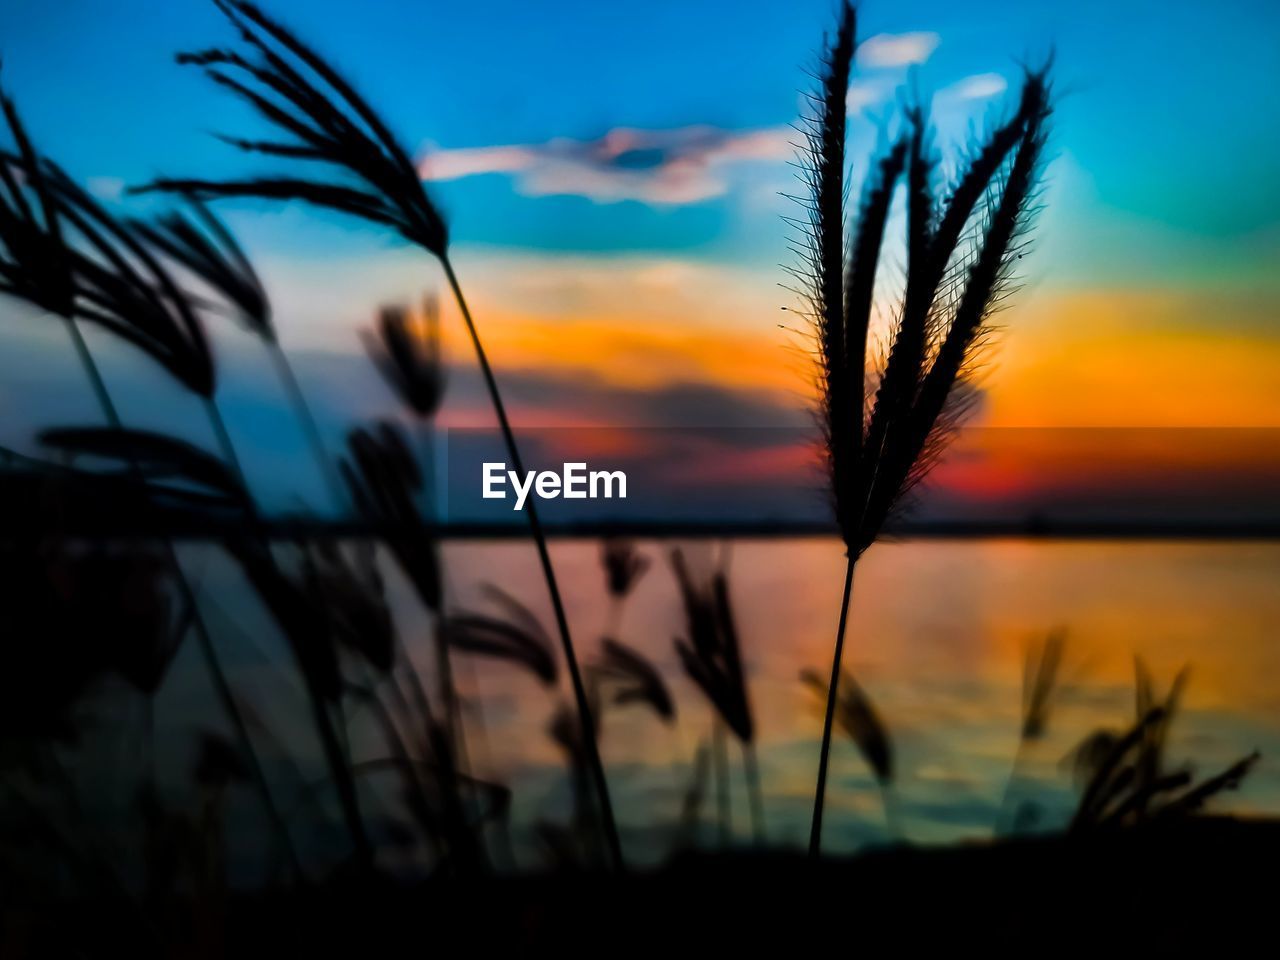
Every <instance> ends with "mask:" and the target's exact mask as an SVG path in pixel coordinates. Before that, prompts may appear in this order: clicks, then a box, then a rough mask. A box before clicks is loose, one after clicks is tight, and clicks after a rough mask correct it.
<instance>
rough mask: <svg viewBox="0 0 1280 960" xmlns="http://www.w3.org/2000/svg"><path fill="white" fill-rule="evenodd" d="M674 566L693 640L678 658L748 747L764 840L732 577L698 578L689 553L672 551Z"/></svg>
mask: <svg viewBox="0 0 1280 960" xmlns="http://www.w3.org/2000/svg"><path fill="white" fill-rule="evenodd" d="M671 567H672V570H673V571H674V572H675V575H676V582H677V584H678V585H679V588H680V600H681V604H682V605H683V607H684V615H685V627H686V632H687V637H677V638H676V640H675V647H676V654H677V655H678V656H679V657H680V663H681V665H682V666H683V667H684V670H685V673H687V674H688V675H689V678H690V679H691V680H693V682H694V683H695V684H697V685H698V687H699V689H701V690H702V692H703V694H704V695H705V696H706V698H707V700H708V701H710V703H711V705H712V707H713V708H714V709H715V711H716V714H717V716H718V717H719V719H720V721H722V722H723V723H724V725H725V726H726V727H728V728H729V730H731V731H732V732H733V734H734V736H735V737H737V738H738V742H739V744H740V746H741V747H742V756H743V764H744V766H745V767H746V773H747V780H748V781H749V784H750V800H751V821H752V828H753V832H754V834H755V837H756V840H757V841H759V840H762V839H763V838H764V800H763V793H762V790H761V785H760V771H759V766H758V764H757V762H756V752H755V721H754V718H753V716H752V712H751V701H750V698H749V697H748V693H747V679H746V673H745V670H744V669H743V664H742V650H741V644H740V643H739V639H738V629H737V625H736V623H735V620H734V616H733V604H732V602H731V601H730V598H729V578H728V575H727V573H726V572H725V570H724V568H723V566H722V567H721V568H719V569H717V570H716V571H715V572H714V573H713V574H712V575H711V577H710V578H709V581H704V582H699V581H698V580H695V579H694V576H693V573H692V572H691V571H690V569H689V564H688V561H686V559H685V556H684V553H683V552H682V551H681V550H678V549H677V550H672V551H671ZM717 728H718V726H717ZM713 732H714V731H713ZM722 803H723V800H722Z"/></svg>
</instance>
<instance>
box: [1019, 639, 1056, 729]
mask: <svg viewBox="0 0 1280 960" xmlns="http://www.w3.org/2000/svg"><path fill="white" fill-rule="evenodd" d="M1066 642H1067V634H1066V631H1065V630H1054V631H1052V632H1051V633H1050V634H1049V635H1048V636H1047V637H1045V639H1044V642H1043V643H1040V644H1038V645H1036V646H1034V647H1032V648H1030V649H1028V650H1027V659H1026V664H1025V667H1024V669H1023V677H1022V739H1024V740H1039V739H1040V738H1041V737H1043V736H1044V733H1045V730H1047V729H1048V727H1049V714H1050V712H1051V711H1052V709H1053V698H1054V694H1055V693H1056V692H1057V690H1058V674H1059V672H1060V668H1061V667H1062V651H1063V649H1064V648H1065V647H1066Z"/></svg>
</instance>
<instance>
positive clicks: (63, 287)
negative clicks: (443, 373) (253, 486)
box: [0, 94, 302, 879]
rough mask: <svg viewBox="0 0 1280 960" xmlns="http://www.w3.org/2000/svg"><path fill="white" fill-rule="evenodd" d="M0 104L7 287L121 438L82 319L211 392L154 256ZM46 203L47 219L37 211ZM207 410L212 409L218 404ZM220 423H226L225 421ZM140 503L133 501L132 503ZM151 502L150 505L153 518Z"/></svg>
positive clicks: (195, 340)
mask: <svg viewBox="0 0 1280 960" xmlns="http://www.w3.org/2000/svg"><path fill="white" fill-rule="evenodd" d="M0 106H2V107H3V112H4V114H5V119H6V122H7V124H8V126H9V129H10V132H11V133H12V135H13V138H14V140H15V143H16V149H17V152H16V154H10V153H8V152H5V153H4V154H3V155H0V185H3V187H4V190H3V191H2V193H3V196H0V244H3V246H4V253H3V256H2V257H0V291H2V292H5V293H8V294H10V295H13V296H16V297H19V298H22V299H25V300H27V301H29V302H31V303H33V304H34V305H36V306H37V307H40V308H42V309H45V310H47V311H49V312H50V313H52V314H53V315H55V316H59V317H61V318H62V320H63V321H64V323H65V325H66V328H67V332H68V335H69V336H70V338H71V341H72V345H73V346H74V348H75V351H76V356H77V359H78V360H79V362H80V364H81V366H82V368H83V370H84V373H85V377H86V379H87V380H88V382H89V386H90V388H91V389H92V391H93V393H94V396H95V398H96V400H97V402H98V404H99V406H100V407H101V409H102V414H103V416H104V417H105V419H106V421H107V423H108V424H109V425H110V427H111V428H112V429H113V430H115V431H117V432H123V430H124V424H123V422H122V420H121V418H120V414H119V411H118V410H117V408H116V405H115V402H114V400H113V399H112V397H111V393H110V391H109V390H108V389H107V385H106V381H105V380H104V379H103V377H102V374H101V371H100V370H99V369H98V365H97V362H96V361H95V360H94V357H93V354H92V352H91V351H90V350H89V347H88V344H87V343H86V342H85V339H84V336H83V334H82V332H81V330H80V325H79V320H80V319H86V320H89V321H92V322H96V323H98V324H99V325H101V326H103V327H105V328H106V329H107V330H108V331H110V332H113V333H115V334H117V335H118V336H121V337H123V338H124V339H126V340H128V341H130V342H132V343H134V345H135V346H138V347H141V348H142V349H143V350H144V351H146V352H148V353H149V354H151V355H152V356H153V357H154V358H155V359H157V360H159V361H160V362H161V364H162V365H164V366H165V367H166V368H168V369H169V370H170V371H171V372H172V373H174V375H175V376H177V378H178V379H179V380H180V381H182V382H183V383H185V384H186V385H187V386H188V387H189V388H191V389H192V390H194V391H195V392H197V393H201V394H203V395H206V396H208V395H211V393H212V386H213V363H212V357H211V355H210V353H209V351H208V347H207V344H206V343H205V341H204V338H203V332H202V330H201V328H200V325H199V323H198V321H197V320H196V318H195V317H194V314H193V313H192V312H191V311H190V310H189V309H188V307H187V305H186V301H185V299H184V297H183V296H182V295H181V292H180V291H177V290H176V287H175V285H174V284H173V283H172V281H171V279H170V278H169V277H168V275H167V274H166V273H164V271H163V270H161V269H160V268H159V266H158V265H157V264H155V263H154V262H153V261H151V259H150V258H149V257H147V256H146V255H145V251H142V252H141V253H139V251H137V250H136V246H135V244H133V243H132V241H131V238H129V237H128V236H127V235H126V233H125V231H124V230H123V229H122V228H121V227H120V225H119V224H118V223H116V222H115V221H114V220H112V219H111V218H110V217H109V216H107V214H106V213H105V211H103V210H102V209H101V207H99V206H98V205H97V204H96V203H94V202H93V201H92V199H91V198H90V197H89V196H88V195H87V194H86V193H84V191H82V190H80V189H79V188H78V187H77V186H76V185H75V184H74V183H72V181H71V180H70V178H69V177H67V176H66V175H65V174H64V173H63V172H62V171H61V170H60V169H59V168H58V167H57V166H56V164H54V163H53V162H52V161H50V160H48V159H46V158H44V157H42V156H41V155H40V154H38V153H37V151H36V150H35V149H34V147H33V145H32V143H31V140H30V138H29V137H28V136H27V134H26V131H25V129H24V128H23V126H22V123H21V121H20V120H19V119H18V114H17V110H16V109H15V107H14V106H13V104H12V102H11V101H9V99H8V98H7V97H5V96H3V94H0ZM23 185H25V186H26V187H27V188H28V189H30V190H31V191H32V192H33V193H34V194H35V202H32V201H31V200H29V199H27V198H25V197H24V195H23V192H22V191H23ZM37 207H38V208H39V210H40V214H39V215H37V214H36V213H35V210H36V208H37ZM68 225H70V226H71V227H73V228H74V229H73V231H72V232H75V233H77V234H78V235H79V236H78V239H79V240H80V242H81V243H82V244H86V245H87V246H88V247H89V250H90V252H89V253H86V252H84V251H83V250H81V249H78V248H77V247H76V246H75V245H73V244H72V242H71V241H70V240H69V238H68V236H67V233H68V231H67V226H68ZM139 265H140V266H139ZM140 270H141V272H140ZM152 284H154V287H153V286H152ZM175 294H176V296H175ZM170 296H173V304H172V306H171V305H169V304H167V303H165V302H164V301H165V299H166V298H167V297H170ZM207 406H208V408H210V409H211V410H212V408H213V404H212V401H211V400H209V401H208V403H207ZM216 419H217V421H218V425H221V417H220V416H218V417H216ZM223 434H224V435H225V430H224V431H223ZM136 479H137V477H136V476H131V477H130V478H129V483H128V486H130V487H136V486H142V484H136V483H135V482H134V481H135V480H136ZM131 494H132V491H131ZM132 499H133V498H132V495H131V496H130V497H129V505H130V506H131V507H132V506H133V503H132ZM149 506H150V505H149V504H144V505H143V510H144V512H146V513H148V514H149V513H150V511H149V509H147V508H148V507H149ZM161 542H162V544H163V546H164V548H165V552H166V554H167V561H168V563H169V565H170V567H171V570H172V573H173V575H174V578H175V580H176V582H177V584H178V587H179V590H180V592H181V594H182V601H183V603H184V605H185V607H186V609H187V611H188V612H189V614H190V616H191V620H192V626H193V628H194V630H195V633H196V636H197V639H198V641H199V646H200V650H201V653H202V655H203V657H204V659H205V662H206V664H207V666H208V668H209V672H210V675H211V678H212V680H213V683H214V688H215V691H216V692H217V695H218V699H219V700H220V702H221V703H222V706H223V709H224V710H225V711H226V713H227V715H228V717H229V719H230V720H231V723H232V726H233V727H234V729H235V731H236V735H237V737H238V738H239V740H240V744H241V747H242V749H243V751H244V752H245V754H246V756H247V758H248V759H249V761H250V762H251V764H252V767H253V770H254V774H255V779H256V782H257V786H258V790H259V793H260V795H261V798H262V802H263V806H264V808H265V810H266V813H267V817H268V820H269V821H270V823H271V825H272V828H273V829H274V831H275V833H276V836H277V838H278V839H279V841H280V842H281V844H282V846H283V848H284V850H285V853H286V855H287V859H288V863H289V866H290V869H291V871H292V873H293V876H294V877H295V878H299V879H300V878H301V877H302V869H301V865H300V863H299V861H298V858H297V854H296V851H295V850H294V848H293V844H292V840H291V839H290V837H289V833H288V828H287V826H286V824H285V823H284V820H283V819H282V818H281V816H280V813H279V810H278V808H277V807H276V805H275V802H274V799H273V798H272V795H271V790H270V787H269V785H268V784H267V781H266V777H265V774H264V773H263V770H262V767H261V764H260V763H259V761H258V758H257V755H256V753H255V752H254V748H253V742H252V739H251V738H250V736H249V731H248V727H247V725H246V724H245V721H244V718H243V716H242V715H241V713H240V709H239V706H238V704H237V702H236V698H235V696H234V693H233V691H232V689H231V686H230V684H229V683H228V681H227V678H226V675H225V673H224V672H223V670H222V666H221V663H220V661H219V658H218V654H217V650H216V648H215V647H214V645H213V638H212V636H211V635H210V633H209V630H208V627H207V625H206V624H205V622H204V618H203V616H202V614H201V612H200V609H199V606H198V605H197V603H196V597H195V592H194V590H193V588H192V587H191V583H190V581H189V580H188V578H187V575H186V573H185V571H184V570H183V568H182V564H181V562H180V561H179V559H178V555H177V551H176V550H175V548H174V546H173V543H172V540H171V539H169V537H168V536H167V535H166V536H163V537H162V539H161Z"/></svg>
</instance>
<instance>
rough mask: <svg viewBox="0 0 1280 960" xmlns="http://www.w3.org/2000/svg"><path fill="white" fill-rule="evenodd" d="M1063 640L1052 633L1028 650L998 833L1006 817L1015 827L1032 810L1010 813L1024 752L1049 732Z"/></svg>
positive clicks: (1023, 807)
mask: <svg viewBox="0 0 1280 960" xmlns="http://www.w3.org/2000/svg"><path fill="white" fill-rule="evenodd" d="M1066 640H1067V633H1066V631H1065V630H1053V631H1051V632H1050V633H1049V635H1048V636H1047V637H1045V638H1044V639H1043V640H1041V641H1040V642H1038V643H1033V644H1032V645H1031V646H1029V647H1028V648H1027V653H1026V658H1025V660H1024V663H1023V669H1022V723H1021V726H1020V728H1019V733H1018V748H1017V752H1016V753H1015V754H1014V757H1013V765H1012V767H1011V768H1010V770H1009V779H1008V780H1007V781H1006V782H1005V788H1004V795H1003V796H1002V797H1001V800H1000V807H999V810H998V811H997V814H996V830H997V832H1000V831H1002V830H1004V828H1005V826H1006V819H1007V817H1008V815H1009V814H1012V824H1013V825H1014V826H1015V827H1016V826H1017V824H1018V823H1019V822H1024V821H1025V817H1024V813H1025V812H1026V811H1027V810H1030V809H1031V808H1030V807H1029V806H1027V805H1025V804H1017V805H1015V808H1014V809H1012V810H1011V809H1010V805H1011V804H1012V803H1013V801H1014V798H1015V794H1016V791H1017V787H1018V786H1019V784H1020V781H1021V778H1022V767H1023V763H1024V758H1025V756H1026V753H1027V751H1028V750H1029V749H1030V748H1031V747H1032V745H1033V744H1035V743H1037V742H1038V741H1040V740H1042V739H1043V738H1044V735H1045V732H1046V731H1047V730H1048V728H1049V717H1050V715H1051V714H1052V711H1053V705H1054V700H1055V698H1056V696H1057V694H1058V687H1059V675H1060V674H1061V670H1062V654H1063V650H1064V649H1065V647H1066Z"/></svg>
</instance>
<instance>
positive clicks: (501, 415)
mask: <svg viewBox="0 0 1280 960" xmlns="http://www.w3.org/2000/svg"><path fill="white" fill-rule="evenodd" d="M440 262H441V265H442V266H443V267H444V272H445V277H446V279H448V281H449V288H450V290H452V292H453V297H454V299H455V300H456V301H457V304H458V309H459V311H461V313H462V319H463V321H464V322H465V323H466V326H467V333H468V334H469V335H470V337H471V343H472V345H473V346H474V347H475V351H476V360H477V362H478V363H479V365H480V372H481V374H482V375H483V377H484V381H485V386H486V387H487V388H488V391H489V398H490V401H491V402H492V403H493V409H494V413H495V414H496V415H497V418H498V426H499V428H500V429H501V430H502V439H503V441H504V442H505V444H506V447H507V455H508V456H509V457H510V458H511V467H512V469H514V470H515V471H516V473H517V474H519V475H520V476H523V475H524V464H523V463H522V462H521V460H520V452H519V449H518V448H517V446H516V438H515V434H514V433H513V432H512V429H511V423H510V421H509V420H508V419H507V412H506V407H505V406H504V405H503V403H502V395H501V394H500V393H499V391H498V382H497V379H496V378H495V377H494V375H493V369H492V368H491V367H490V366H489V360H488V357H487V356H486V355H485V352H484V346H483V345H482V344H481V342H480V334H479V332H478V331H477V330H476V326H475V322H474V321H473V320H472V318H471V310H470V309H469V308H468V306H467V299H466V297H465V296H464V295H463V293H462V287H461V285H460V284H459V283H458V277H457V274H455V273H454V270H453V264H452V263H451V262H450V260H449V258H448V257H441V259H440ZM525 513H527V514H528V516H529V529H530V532H531V533H532V535H533V540H534V543H535V545H536V546H537V549H538V560H539V562H540V563H541V564H542V572H543V576H544V577H545V579H546V581H547V592H548V593H549V594H550V595H551V607H552V609H553V611H554V612H555V618H556V627H557V628H558V630H559V633H560V643H561V646H562V648H563V651H564V658H565V663H566V664H567V665H568V667H569V678H570V680H571V681H572V683H573V696H574V700H575V701H576V705H577V709H578V718H579V722H580V724H581V727H582V739H583V743H584V744H585V746H586V752H587V765H588V767H589V768H590V771H591V778H592V780H593V781H594V784H595V788H596V794H597V796H598V798H599V802H600V810H601V814H602V816H601V820H602V825H603V828H604V834H605V842H606V844H607V845H608V847H609V853H610V856H611V858H612V860H613V864H614V866H615V867H616V868H618V869H622V868H623V867H624V862H623V859H622V844H621V841H620V840H619V837H618V826H617V822H616V821H615V820H614V815H613V804H612V803H611V802H610V799H609V785H608V782H607V781H606V780H605V775H604V763H603V762H602V761H601V759H600V745H599V743H598V742H597V738H596V725H595V719H594V717H593V716H592V714H591V704H590V703H589V702H588V699H587V690H586V687H585V686H584V684H583V682H582V671H581V669H580V668H579V666H578V657H577V654H576V653H575V652H574V649H573V640H572V638H571V636H570V634H569V621H568V618H567V617H566V615H565V611H564V602H563V601H562V600H561V598H560V588H559V586H558V585H557V583H556V574H555V569H554V568H553V567H552V565H551V554H550V553H549V551H548V550H547V538H546V535H545V534H544V533H543V530H542V524H541V523H540V522H539V520H538V511H537V508H536V507H535V506H534V504H533V501H532V500H530V501H528V502H527V503H526V504H525Z"/></svg>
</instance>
